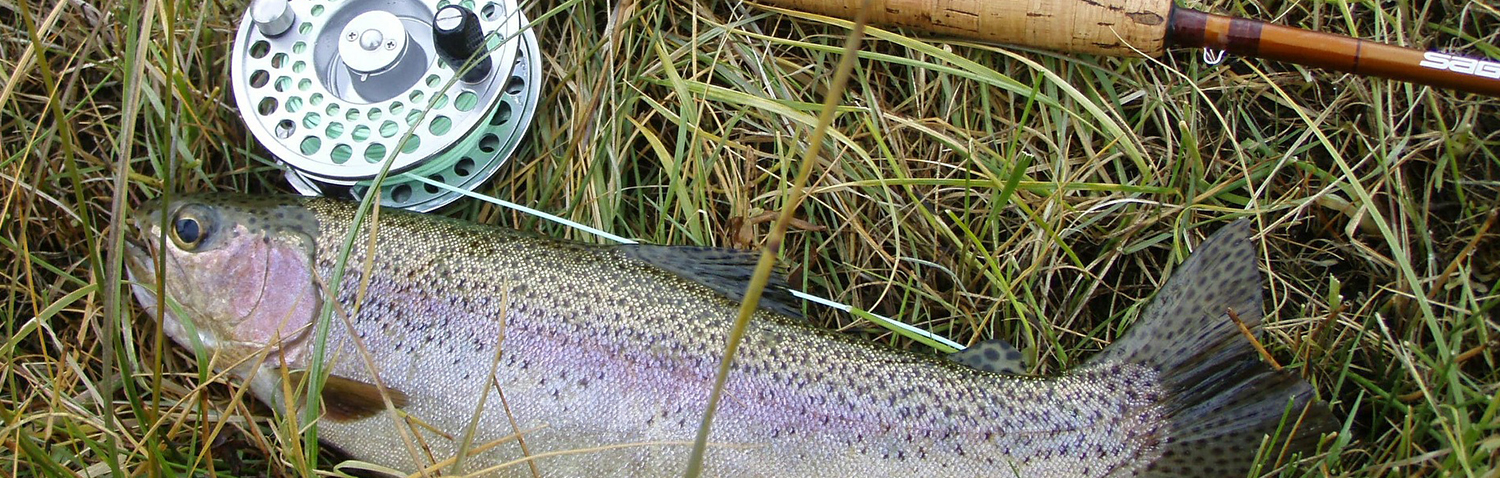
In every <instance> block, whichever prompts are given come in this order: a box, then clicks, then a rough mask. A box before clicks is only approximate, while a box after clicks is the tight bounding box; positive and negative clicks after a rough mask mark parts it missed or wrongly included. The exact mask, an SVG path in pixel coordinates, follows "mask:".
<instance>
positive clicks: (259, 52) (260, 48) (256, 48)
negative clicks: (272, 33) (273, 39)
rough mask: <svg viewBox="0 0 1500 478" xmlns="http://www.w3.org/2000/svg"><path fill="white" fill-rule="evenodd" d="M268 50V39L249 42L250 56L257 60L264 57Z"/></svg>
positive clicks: (269, 48)
mask: <svg viewBox="0 0 1500 478" xmlns="http://www.w3.org/2000/svg"><path fill="white" fill-rule="evenodd" d="M270 52H271V43H270V42H268V41H265V40H257V41H256V42H255V43H251V44H250V58H254V59H257V60H259V59H261V58H265V57H266V54H267V53H270Z"/></svg>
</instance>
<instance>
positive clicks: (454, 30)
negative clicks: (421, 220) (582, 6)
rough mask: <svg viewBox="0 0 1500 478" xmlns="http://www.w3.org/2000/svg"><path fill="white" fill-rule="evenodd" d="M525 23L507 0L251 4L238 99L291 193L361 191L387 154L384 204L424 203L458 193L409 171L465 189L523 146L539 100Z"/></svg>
mask: <svg viewBox="0 0 1500 478" xmlns="http://www.w3.org/2000/svg"><path fill="white" fill-rule="evenodd" d="M527 23H528V21H527V20H526V18H525V16H524V15H523V14H522V13H521V10H520V8H519V7H518V6H517V4H516V2H515V0H461V1H451V0H381V1H376V0H342V1H341V0H290V1H289V0H255V1H254V2H253V3H251V5H250V8H249V11H247V12H245V16H244V18H243V19H242V20H241V22H240V28H239V33H238V34H237V36H236V37H235V44H234V51H235V54H234V57H233V58H232V59H231V61H230V73H231V74H232V75H233V78H234V83H235V88H234V99H235V103H236V104H237V105H238V106H239V110H240V117H241V118H243V119H244V120H245V124H246V125H248V126H249V129H250V132H251V133H252V134H254V135H255V138H256V139H257V140H259V141H260V143H261V144H263V145H265V147H266V149H268V150H270V151H271V153H272V154H274V155H275V156H276V157H277V158H278V159H280V160H281V161H282V162H283V163H284V164H285V165H286V166H287V169H286V178H287V181H288V182H290V183H291V184H292V187H294V188H296V189H297V191H299V192H301V193H302V194H305V195H309V196H316V195H323V194H324V192H325V190H329V189H348V191H349V193H351V194H353V195H355V197H360V196H361V195H363V194H364V193H365V191H367V190H368V189H369V187H370V185H371V181H372V180H373V179H374V178H375V176H376V175H378V174H379V173H380V171H381V169H382V168H383V167H384V166H385V164H384V163H385V162H386V161H393V163H392V164H391V166H390V174H389V175H388V176H387V177H386V178H385V180H384V181H383V182H382V184H381V188H380V198H381V203H382V204H383V205H386V206H392V207H400V208H405V209H411V210H416V211H430V210H433V209H437V208H439V207H442V206H443V205H446V204H448V203H450V202H453V201H454V200H457V199H458V198H459V197H460V196H461V195H462V194H461V193H460V192H456V191H450V190H448V189H445V188H440V187H437V186H434V185H432V184H428V183H425V182H422V181H419V180H418V179H417V178H426V179H428V180H430V181H435V182H438V183H443V184H447V185H449V186H452V187H455V188H458V189H461V190H465V191H470V190H474V189H476V188H478V187H479V186H480V185H481V184H483V183H484V182H485V181H486V180H487V179H489V177H490V176H492V175H494V173H495V171H497V170H498V169H499V168H500V165H502V164H504V163H505V160H506V159H508V158H509V157H510V155H511V154H512V153H514V152H515V150H516V148H517V147H518V146H519V145H520V142H521V137H522V136H523V135H524V133H525V132H526V128H527V127H528V126H529V125H530V123H531V118H532V117H533V116H534V115H535V113H536V106H537V101H538V100H539V99H540V97H541V70H540V65H541V61H540V59H541V57H540V54H539V50H538V48H537V42H536V35H535V34H534V33H532V31H531V29H529V28H525V26H526V25H527ZM486 51H487V53H486ZM461 72H462V73H463V74H460V73H461ZM408 134H409V135H408Z"/></svg>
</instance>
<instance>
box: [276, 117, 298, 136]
mask: <svg viewBox="0 0 1500 478" xmlns="http://www.w3.org/2000/svg"><path fill="white" fill-rule="evenodd" d="M296 132H297V123H293V122H292V120H281V121H279V122H277V123H276V137H277V138H281V139H287V138H290V137H292V133H296Z"/></svg>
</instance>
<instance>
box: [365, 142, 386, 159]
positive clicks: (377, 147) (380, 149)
mask: <svg viewBox="0 0 1500 478" xmlns="http://www.w3.org/2000/svg"><path fill="white" fill-rule="evenodd" d="M382 159H385V145H383V144H380V143H375V144H372V145H370V147H368V148H365V161H369V162H371V163H378V162H380V160H382Z"/></svg>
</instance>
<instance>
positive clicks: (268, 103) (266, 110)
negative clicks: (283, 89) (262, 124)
mask: <svg viewBox="0 0 1500 478" xmlns="http://www.w3.org/2000/svg"><path fill="white" fill-rule="evenodd" d="M277 106H278V105H277V103H276V98H264V99H262V100H260V103H259V104H257V105H255V111H256V112H257V113H260V115H261V116H269V115H271V114H272V113H275V112H276V107H277Z"/></svg>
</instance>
